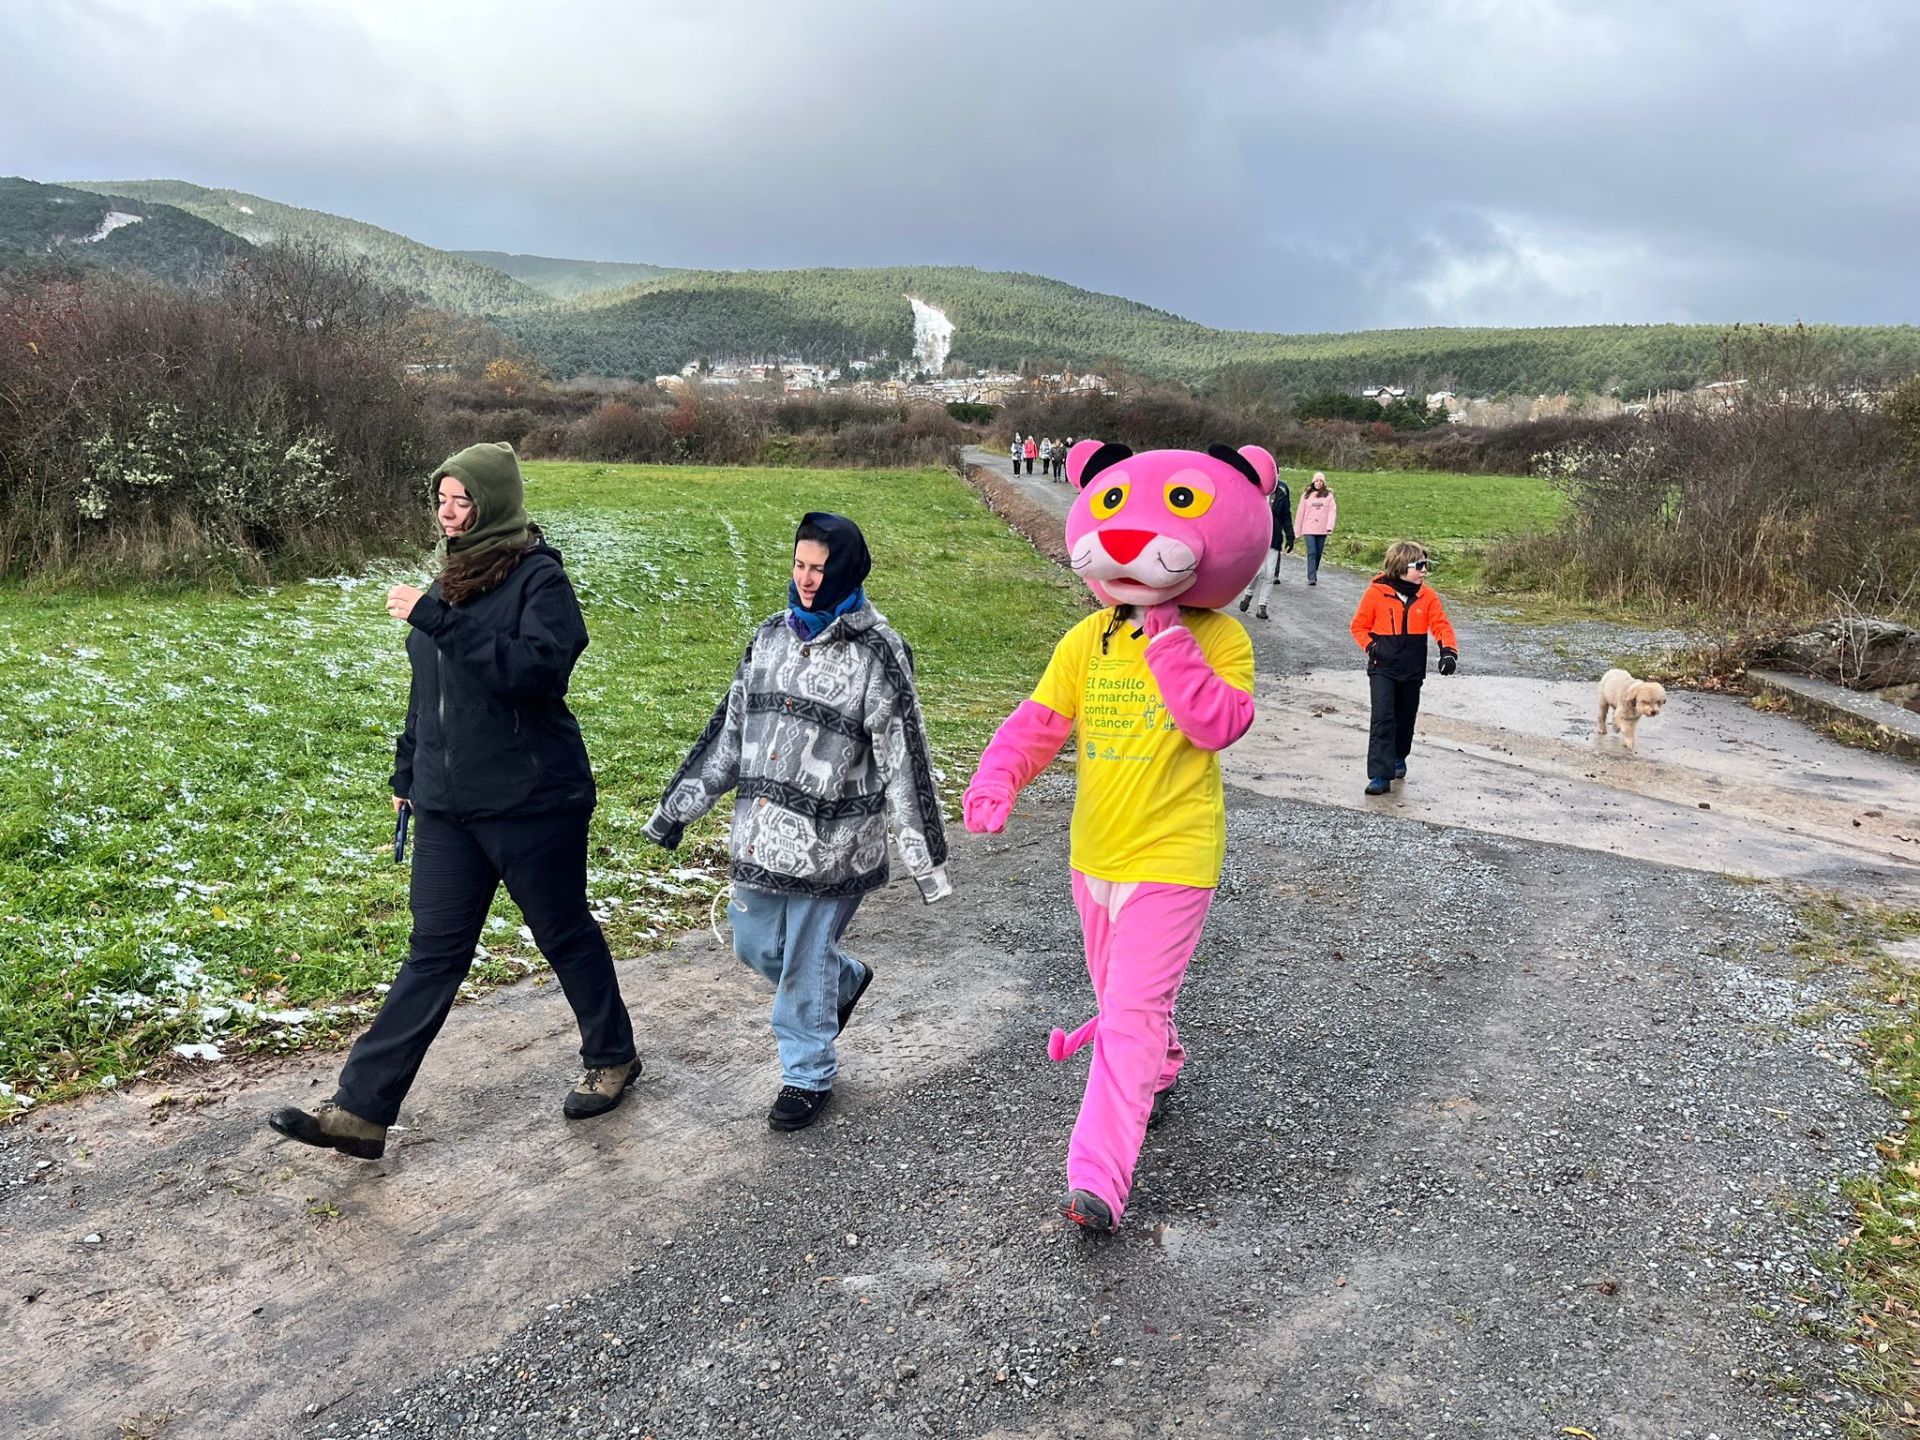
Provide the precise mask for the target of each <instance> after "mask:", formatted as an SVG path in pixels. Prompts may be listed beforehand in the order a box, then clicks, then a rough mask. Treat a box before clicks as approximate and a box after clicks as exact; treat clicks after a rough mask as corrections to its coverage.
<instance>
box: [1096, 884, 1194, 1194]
mask: <svg viewBox="0 0 1920 1440" xmlns="http://www.w3.org/2000/svg"><path fill="white" fill-rule="evenodd" d="M1119 891H1124V892H1126V893H1115V892H1119ZM1103 896H1104V898H1105V899H1106V901H1107V903H1105V904H1103V903H1101V900H1102V898H1103ZM1073 898H1074V904H1075V906H1076V908H1078V910H1079V911H1080V922H1081V926H1082V928H1083V929H1084V930H1085V932H1086V940H1087V972H1088V974H1089V975H1090V976H1091V977H1092V979H1093V984H1094V991H1095V994H1096V995H1097V997H1098V999H1099V1006H1100V1023H1099V1024H1098V1026H1097V1027H1096V1028H1095V1030H1094V1037H1093V1063H1092V1065H1091V1066H1089V1067H1088V1070H1087V1090H1086V1096H1085V1098H1084V1099H1082V1101H1081V1102H1080V1118H1079V1120H1078V1121H1077V1122H1076V1123H1075V1125H1074V1127H1073V1140H1072V1143H1071V1144H1070V1145H1069V1146H1068V1148H1067V1185H1068V1188H1069V1189H1074V1190H1086V1191H1088V1192H1090V1193H1091V1194H1094V1195H1098V1196H1099V1197H1100V1198H1101V1199H1102V1200H1105V1201H1106V1202H1107V1203H1108V1205H1110V1206H1111V1207H1112V1209H1113V1218H1114V1221H1115V1223H1116V1224H1117V1223H1118V1222H1119V1220H1120V1216H1121V1213H1122V1211H1123V1210H1124V1209H1125V1208H1126V1203H1127V1195H1128V1193H1129V1192H1130V1191H1131V1190H1132V1188H1133V1167H1134V1164H1135V1162H1136V1161H1138V1160H1139V1158H1140V1145H1141V1142H1142V1141H1143V1140H1144V1139H1145V1138H1146V1133H1147V1112H1148V1111H1149V1110H1150V1109H1151V1108H1152V1106H1153V1096H1154V1092H1155V1091H1156V1090H1162V1089H1165V1088H1166V1087H1167V1086H1168V1085H1170V1084H1171V1083H1172V1082H1173V1078H1174V1077H1175V1076H1177V1075H1178V1074H1179V1073H1180V1066H1181V1064H1182V1063H1183V1062H1184V1061H1185V1059H1186V1054H1185V1052H1184V1051H1183V1050H1182V1049H1181V1048H1180V1041H1179V1037H1178V1035H1177V1033H1176V1032H1175V1031H1174V1028H1173V1004H1174V1000H1175V999H1176V998H1177V997H1178V996H1179V994H1180V982H1181V981H1182V980H1183V979H1185V978H1186V973H1187V962H1188V961H1190V960H1191V959H1192V958H1193V952H1194V949H1195V947H1197V946H1198V945H1199V943H1200V930H1201V927H1202V926H1203V925H1205V923H1206V919H1207V907H1208V906H1210V905H1211V904H1212V903H1213V891H1211V890H1205V889H1201V888H1199V887H1198V886H1193V885H1160V884H1146V883H1143V884H1138V885H1133V886H1125V887H1122V886H1112V885H1106V884H1103V883H1102V882H1100V881H1097V880H1089V879H1087V878H1086V877H1084V876H1082V875H1080V874H1078V873H1077V872H1076V873H1075V875H1074V877H1073Z"/></svg>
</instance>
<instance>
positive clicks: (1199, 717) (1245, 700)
mask: <svg viewBox="0 0 1920 1440" xmlns="http://www.w3.org/2000/svg"><path fill="white" fill-rule="evenodd" d="M1155 608H1158V607H1155ZM1147 668H1148V669H1149V670H1151V671H1152V672H1153V679H1154V683H1155V684H1157V685H1158V686H1159V687H1160V698H1161V699H1162V700H1164V701H1165V702H1166V706H1167V713H1168V714H1170V715H1172V716H1173V723H1174V724H1176V725H1178V726H1179V727H1180V729H1181V732H1182V733H1183V734H1185V735H1186V737H1187V739H1189V740H1191V741H1192V742H1193V743H1194V744H1195V745H1198V746H1199V747H1200V748H1201V749H1202V750H1224V749H1226V748H1227V746H1229V745H1231V744H1233V742H1234V741H1236V740H1238V739H1239V738H1240V737H1241V736H1242V735H1244V734H1246V733H1247V730H1248V728H1249V727H1250V726H1251V725H1252V724H1253V697H1252V696H1251V695H1249V694H1247V692H1246V691H1244V690H1236V689H1235V688H1234V687H1233V686H1231V685H1229V684H1228V683H1227V682H1226V681H1224V680H1222V679H1221V678H1220V677H1219V676H1218V675H1217V674H1215V673H1214V669H1213V666H1211V665H1209V664H1208V663H1207V656H1206V652H1205V651H1204V650H1202V649H1201V648H1200V642H1199V641H1198V640H1196V639H1195V638H1194V635H1193V632H1192V631H1191V630H1188V629H1186V628H1185V627H1184V626H1182V627H1180V628H1178V629H1175V630H1173V631H1171V632H1169V633H1167V634H1166V635H1165V638H1164V639H1160V640H1150V641H1148V642H1147Z"/></svg>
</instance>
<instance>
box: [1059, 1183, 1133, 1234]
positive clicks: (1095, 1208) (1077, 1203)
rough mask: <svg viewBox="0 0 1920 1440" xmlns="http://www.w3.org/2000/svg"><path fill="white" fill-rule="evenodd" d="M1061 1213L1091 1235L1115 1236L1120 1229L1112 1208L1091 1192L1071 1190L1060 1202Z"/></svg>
mask: <svg viewBox="0 0 1920 1440" xmlns="http://www.w3.org/2000/svg"><path fill="white" fill-rule="evenodd" d="M1060 1213H1061V1214H1062V1215H1064V1216H1066V1217H1067V1219H1069V1220H1071V1221H1072V1222H1073V1223H1074V1224H1076V1225H1078V1226H1079V1227H1080V1228H1081V1229H1082V1230H1085V1231H1086V1232H1087V1233H1088V1234H1089V1235H1113V1234H1116V1233H1117V1232H1118V1231H1119V1229H1120V1227H1119V1226H1118V1225H1116V1224H1115V1223H1114V1220H1113V1210H1112V1208H1111V1207H1110V1206H1109V1205H1108V1204H1107V1202H1106V1201H1104V1200H1102V1199H1101V1198H1100V1197H1099V1196H1098V1195H1095V1194H1093V1193H1091V1192H1090V1191H1086V1190H1069V1191H1068V1192H1067V1198H1066V1199H1064V1200H1062V1201H1061V1202H1060Z"/></svg>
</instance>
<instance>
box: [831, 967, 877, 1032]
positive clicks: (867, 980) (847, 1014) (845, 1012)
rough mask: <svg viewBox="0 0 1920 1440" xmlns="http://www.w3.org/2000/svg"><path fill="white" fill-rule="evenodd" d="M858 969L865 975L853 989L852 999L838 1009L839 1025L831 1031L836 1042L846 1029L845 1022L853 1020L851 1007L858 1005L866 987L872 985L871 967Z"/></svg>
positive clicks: (865, 991)
mask: <svg viewBox="0 0 1920 1440" xmlns="http://www.w3.org/2000/svg"><path fill="white" fill-rule="evenodd" d="M860 968H861V969H863V970H865V971H866V972H867V973H866V974H865V975H864V976H862V977H861V980H860V984H859V985H858V986H856V987H855V989H854V992H853V998H852V999H850V1000H848V1001H847V1003H846V1004H844V1005H842V1006H841V1007H840V1023H839V1024H838V1025H836V1026H834V1029H833V1038H834V1039H836V1040H838V1039H839V1038H840V1032H841V1031H842V1030H844V1029H846V1028H847V1021H849V1020H851V1019H852V1018H853V1007H854V1006H856V1005H858V1004H859V1003H860V997H861V996H862V995H864V994H866V993H867V986H869V985H871V984H873V966H871V965H862V966H861V967H860Z"/></svg>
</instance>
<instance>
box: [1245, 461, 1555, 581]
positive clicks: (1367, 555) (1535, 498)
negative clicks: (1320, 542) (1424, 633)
mask: <svg viewBox="0 0 1920 1440" xmlns="http://www.w3.org/2000/svg"><path fill="white" fill-rule="evenodd" d="M1283 475H1284V478H1285V480H1286V482H1287V484H1288V485H1289V486H1291V487H1292V489H1293V498H1294V502H1295V504H1296V505H1298V503H1299V500H1300V497H1301V495H1303V494H1304V493H1305V492H1306V488H1307V481H1308V480H1310V479H1312V478H1313V472H1312V471H1309V470H1299V471H1296V470H1287V471H1285V472H1283ZM1326 475H1327V484H1328V485H1329V486H1331V487H1332V489H1333V493H1334V498H1335V499H1336V500H1338V501H1339V503H1340V516H1339V521H1338V523H1337V524H1336V526H1335V529H1334V533H1333V537H1332V539H1330V540H1329V541H1328V542H1327V559H1328V560H1331V561H1335V562H1337V563H1339V564H1342V565H1352V566H1354V567H1355V568H1357V569H1372V568H1377V567H1378V566H1379V564H1380V560H1381V558H1382V557H1383V556H1384V555H1385V554H1386V550H1387V546H1389V545H1391V544H1392V543H1393V542H1394V541H1395V540H1401V539H1408V540H1418V541H1420V542H1421V543H1422V544H1424V545H1425V546H1426V547H1427V549H1428V551H1429V552H1430V553H1431V554H1432V556H1433V561H1434V582H1435V584H1437V585H1439V586H1442V587H1443V588H1446V589H1453V590H1469V591H1470V590H1473V589H1475V588H1476V587H1477V583H1478V580H1479V572H1480V557H1481V556H1482V555H1483V554H1484V553H1485V550H1486V547H1487V544H1488V542H1490V541H1492V540H1496V539H1499V538H1500V537H1502V536H1506V535H1516V534H1524V533H1526V532H1528V531H1534V530H1546V529H1550V528H1551V527H1552V526H1553V524H1554V523H1555V522H1556V521H1557V520H1558V519H1559V518H1560V511H1561V508H1562V505H1563V503H1564V501H1563V497H1562V496H1561V495H1560V493H1559V492H1558V491H1557V490H1555V489H1554V488H1553V487H1552V486H1550V485H1549V484H1547V482H1546V481H1544V480H1539V479H1535V478H1533V477H1532V476H1527V475H1444V474H1426V473H1421V472H1417V471H1407V470H1378V471H1369V470H1362V471H1346V470H1329V471H1327V472H1326Z"/></svg>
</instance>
